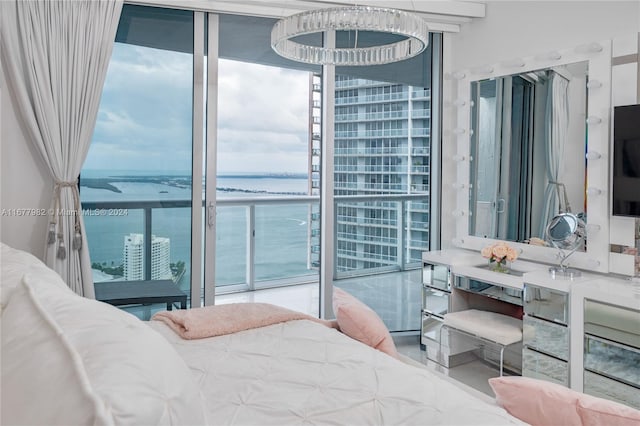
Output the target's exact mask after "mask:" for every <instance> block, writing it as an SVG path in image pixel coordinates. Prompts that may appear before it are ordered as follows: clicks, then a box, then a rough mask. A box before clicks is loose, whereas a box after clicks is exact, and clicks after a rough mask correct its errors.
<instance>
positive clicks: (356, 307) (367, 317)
mask: <svg viewBox="0 0 640 426" xmlns="http://www.w3.org/2000/svg"><path fill="white" fill-rule="evenodd" d="M333 312H334V313H335V314H336V319H337V321H338V327H339V328H340V331H341V332H342V333H344V334H346V335H347V336H349V337H351V338H353V339H356V340H358V341H360V342H362V343H364V344H366V345H369V346H371V347H372V348H375V349H378V350H379V351H382V352H384V353H386V354H389V355H391V356H393V357H395V358H398V351H397V350H396V345H395V344H394V343H393V339H392V338H391V334H390V333H389V330H388V329H387V327H386V326H385V325H384V322H382V320H381V319H380V317H379V316H378V314H376V313H375V312H374V311H373V309H371V308H370V307H368V306H367V305H365V304H364V303H362V302H361V301H359V300H358V299H356V298H355V297H353V296H352V295H350V294H349V293H347V292H346V291H344V290H342V289H340V288H338V287H334V288H333Z"/></svg>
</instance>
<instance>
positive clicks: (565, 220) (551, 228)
mask: <svg viewBox="0 0 640 426" xmlns="http://www.w3.org/2000/svg"><path fill="white" fill-rule="evenodd" d="M585 236H586V225H585V223H584V221H582V220H581V219H580V218H579V217H578V216H576V215H574V214H573V213H560V214H557V215H556V216H554V217H553V218H552V219H551V220H550V221H549V223H548V224H547V228H546V230H545V237H546V239H547V241H549V242H550V243H551V245H553V246H554V247H555V248H557V249H558V250H560V253H559V256H558V257H559V258H560V264H559V265H558V266H554V267H552V268H550V269H549V272H550V273H551V275H552V276H554V277H556V276H558V277H562V278H573V277H579V276H580V275H581V272H580V271H578V270H576V269H572V268H569V267H567V264H566V261H567V259H568V258H569V256H571V255H572V254H573V253H574V252H575V251H576V250H578V249H580V248H582V247H583V245H584V242H585Z"/></svg>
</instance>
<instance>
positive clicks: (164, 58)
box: [84, 43, 309, 173]
mask: <svg viewBox="0 0 640 426" xmlns="http://www.w3.org/2000/svg"><path fill="white" fill-rule="evenodd" d="M192 61H193V58H192V56H191V55H189V54H185V53H180V52H173V51H165V50H159V49H152V48H146V47H140V46H134V45H127V44H121V43H116V45H115V47H114V50H113V56H112V59H111V62H110V65H109V71H108V74H107V80H106V82H105V87H104V91H103V95H102V99H101V104H100V110H99V114H98V119H97V122H96V127H95V131H94V135H93V141H92V146H91V148H90V150H89V155H88V157H87V160H86V162H85V166H84V167H85V168H87V169H134V170H135V169H137V170H155V171H161V170H185V169H189V168H190V166H191V158H192V152H191V144H192V105H193V99H192V96H193V93H192V81H193V64H192ZM308 85H309V75H308V73H306V72H302V71H295V70H288V69H283V68H276V67H268V66H264V65H258V64H248V63H243V62H237V61H229V60H220V61H219V81H218V87H219V102H218V130H217V134H218V166H219V167H218V168H219V170H220V172H260V171H264V172H298V173H300V172H306V171H307V170H306V167H307V158H308V154H307V150H308V133H307V132H308V121H309V117H308V103H309V87H308Z"/></svg>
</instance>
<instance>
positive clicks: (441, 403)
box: [149, 320, 523, 426]
mask: <svg viewBox="0 0 640 426" xmlns="http://www.w3.org/2000/svg"><path fill="white" fill-rule="evenodd" d="M149 325H150V326H151V327H152V328H153V329H155V330H156V331H158V332H160V333H161V334H162V335H163V336H165V337H166V338H167V340H169V342H170V343H171V344H172V345H173V346H174V347H175V348H176V350H177V351H178V353H179V354H180V355H181V356H182V357H183V358H184V360H185V362H186V364H187V366H188V367H189V368H191V370H192V371H193V373H194V375H195V377H196V380H197V381H198V383H199V385H200V388H201V391H202V393H203V396H204V398H205V401H206V403H205V405H206V409H207V410H208V412H207V413H206V414H207V415H208V421H209V423H210V424H220V425H290V424H334V425H369V424H376V425H462V424H465V425H492V426H494V425H503V424H523V423H522V422H520V421H519V420H518V419H516V418H515V417H512V416H511V415H509V414H508V413H507V412H506V411H504V410H503V409H502V408H500V407H498V406H497V405H495V404H490V403H487V402H485V401H482V400H481V399H479V398H478V397H476V396H474V395H471V394H470V393H467V392H465V391H464V390H462V389H460V388H459V387H456V386H455V385H453V384H451V383H449V382H448V381H446V380H444V379H442V378H440V377H438V376H437V375H436V374H434V373H432V372H430V371H428V370H426V369H421V368H416V367H414V366H411V365H407V364H404V363H402V362H400V361H398V360H396V359H393V358H391V357H389V356H388V355H386V354H384V353H382V352H379V351H377V350H374V349H372V348H370V347H368V346H365V345H363V344H361V343H359V342H356V341H354V340H352V339H350V338H349V337H347V336H344V335H343V334H341V333H339V332H338V331H336V330H334V329H330V328H327V327H324V326H322V325H319V324H316V323H313V322H310V321H304V320H301V321H290V322H287V323H282V324H276V325H272V326H268V327H263V328H258V329H253V330H247V331H242V332H239V333H235V334H231V335H226V336H219V337H212V338H207V339H201V340H182V339H181V338H180V337H179V336H177V335H176V334H175V333H174V332H173V331H171V329H169V328H168V327H167V326H166V325H165V324H163V323H160V322H158V321H150V322H149Z"/></svg>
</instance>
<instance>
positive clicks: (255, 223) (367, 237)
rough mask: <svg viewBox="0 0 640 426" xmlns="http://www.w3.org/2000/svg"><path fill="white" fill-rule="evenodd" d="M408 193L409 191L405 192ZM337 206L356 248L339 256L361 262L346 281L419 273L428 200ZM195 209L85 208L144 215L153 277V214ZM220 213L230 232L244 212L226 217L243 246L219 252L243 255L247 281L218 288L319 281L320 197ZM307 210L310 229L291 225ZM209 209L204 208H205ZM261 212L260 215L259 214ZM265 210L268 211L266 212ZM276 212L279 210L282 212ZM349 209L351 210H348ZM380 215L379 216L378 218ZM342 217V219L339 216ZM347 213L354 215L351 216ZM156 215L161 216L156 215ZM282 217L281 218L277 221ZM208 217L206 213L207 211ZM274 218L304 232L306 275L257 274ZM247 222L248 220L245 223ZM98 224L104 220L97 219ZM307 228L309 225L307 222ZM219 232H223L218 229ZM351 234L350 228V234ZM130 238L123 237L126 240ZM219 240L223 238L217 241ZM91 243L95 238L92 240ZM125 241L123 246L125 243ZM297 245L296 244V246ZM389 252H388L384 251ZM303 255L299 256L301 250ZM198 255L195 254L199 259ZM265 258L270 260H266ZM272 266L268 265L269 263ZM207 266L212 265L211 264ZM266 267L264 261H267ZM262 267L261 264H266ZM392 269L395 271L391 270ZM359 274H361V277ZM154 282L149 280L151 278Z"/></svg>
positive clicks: (250, 203) (340, 227)
mask: <svg viewBox="0 0 640 426" xmlns="http://www.w3.org/2000/svg"><path fill="white" fill-rule="evenodd" d="M405 191H406V188H405ZM334 203H335V204H334V205H335V212H336V214H335V217H334V223H335V224H336V227H335V232H336V234H334V235H335V238H336V240H339V241H342V242H343V243H348V244H351V243H354V244H356V246H354V247H355V248H354V249H353V250H338V251H337V252H336V255H337V256H338V257H340V256H346V257H348V258H349V259H350V261H352V262H356V263H357V264H359V265H361V266H358V267H355V268H354V267H349V271H346V270H345V271H336V274H337V275H340V276H341V277H344V276H350V275H353V274H358V273H360V272H362V271H366V270H368V269H369V270H371V271H374V270H376V271H377V269H376V268H381V267H382V268H387V269H388V270H403V269H406V268H407V267H416V266H417V264H414V263H415V262H413V261H414V260H415V259H416V258H419V256H418V254H414V253H413V252H411V250H416V249H420V250H424V249H428V247H429V242H428V235H429V233H428V232H424V231H425V230H428V226H429V223H428V222H424V221H415V220H414V221H410V216H411V214H410V212H411V211H415V209H416V208H418V207H422V206H424V207H428V203H427V202H426V201H425V198H424V195H416V194H403V195H379V194H375V195H371V196H367V195H357V196H341V195H337V196H335V197H334ZM191 206H192V203H191V200H152V201H104V202H83V203H82V207H83V210H85V211H90V210H103V209H104V210H109V209H120V210H124V209H127V210H139V211H140V212H141V213H142V214H141V215H140V218H141V221H142V222H143V223H142V224H141V225H142V227H141V228H142V230H143V232H142V234H143V239H144V249H145V256H144V262H145V267H144V271H145V272H147V271H149V272H150V271H151V258H152V253H151V248H152V244H151V239H152V235H153V234H156V235H161V234H162V232H161V231H159V230H158V229H154V227H153V218H154V211H156V210H157V209H183V208H184V209H190V208H191ZM216 208H217V215H216V217H217V221H218V223H217V225H218V226H219V227H220V226H221V227H225V226H226V225H225V223H223V222H221V221H224V220H225V219H224V216H225V215H224V214H223V213H224V211H225V209H241V211H244V215H242V214H240V216H239V215H238V214H237V213H238V212H237V211H234V212H231V211H229V214H227V215H226V216H228V217H234V218H235V219H238V218H240V220H239V221H240V223H241V226H240V229H241V232H240V233H239V234H238V240H239V241H238V243H239V244H240V247H235V248H232V247H227V246H221V245H220V244H221V240H218V241H217V244H218V247H217V250H218V251H225V250H226V251H233V252H234V253H240V257H241V258H242V260H244V261H245V262H246V264H245V268H246V269H245V272H244V274H245V275H244V276H245V279H244V280H242V281H233V282H224V280H220V279H216V288H217V289H218V290H219V291H220V290H222V291H229V290H237V291H242V290H247V289H254V288H263V287H269V286H274V285H276V286H277V285H286V284H300V283H303V282H311V281H316V280H317V271H315V270H313V268H317V267H318V260H317V256H314V255H315V254H318V253H319V251H320V246H319V244H318V242H319V240H318V238H319V237H320V234H321V231H320V229H319V228H318V222H317V221H318V220H319V219H320V214H319V213H318V212H317V210H318V208H319V198H318V197H316V196H287V197H250V198H249V197H248V198H221V199H218V200H217V201H216ZM296 208H297V209H300V208H302V209H303V211H304V212H305V213H303V214H304V216H305V217H306V218H307V219H306V222H307V223H298V224H296V220H297V219H295V218H294V219H291V218H292V217H295V216H292V215H291V211H292V210H293V209H296ZM203 209H204V206H203ZM259 209H260V210H259ZM263 209H265V210H263ZM271 209H276V210H277V209H280V212H276V210H271ZM345 209H346V210H345ZM258 210H259V211H261V212H262V215H257V211H258ZM377 210H379V211H378V212H376V211H377ZM338 211H341V212H342V213H341V214H338ZM345 212H351V214H346V213H345ZM155 213H157V212H155ZM278 213H282V214H280V215H278ZM203 214H204V210H203ZM265 214H266V215H268V216H270V217H274V218H276V219H277V221H281V222H285V221H292V224H295V226H300V227H301V228H300V229H301V232H300V233H297V234H296V235H298V236H297V238H301V239H302V241H298V242H297V244H298V246H299V245H300V244H302V245H303V246H305V247H307V253H306V255H305V256H306V257H305V259H306V261H304V262H302V263H303V264H302V265H300V268H299V269H298V271H300V270H303V272H304V273H295V274H289V273H284V274H282V275H279V276H275V277H265V276H262V275H261V274H260V273H259V272H257V271H256V258H257V252H258V250H259V249H258V248H256V243H255V242H254V243H252V244H250V243H249V241H251V240H252V239H254V240H255V238H256V234H259V235H261V238H267V239H268V238H271V237H269V232H270V231H271V232H273V228H272V225H269V224H271V223H273V222H271V221H265V220H263V219H264V215H265ZM243 216H244V217H243ZM96 220H99V217H96ZM303 222H304V221H303ZM345 227H355V228H354V229H355V232H353V231H348V230H347V228H345ZM218 229H220V228H218ZM349 229H351V228H349ZM410 230H418V231H423V232H422V234H420V233H417V234H416V233H415V232H413V233H411V238H409V232H410ZM128 232H129V231H127V232H125V231H124V230H123V231H122V233H123V236H124V234H125V233H128ZM417 235H424V237H423V239H422V240H421V239H416V236H417ZM218 236H219V235H218ZM89 237H91V236H90V235H89ZM121 241H122V240H121ZM292 243H293V242H292ZM90 244H100V242H99V241H96V240H91V239H90ZM365 246H369V247H370V249H371V250H378V249H374V248H372V247H373V246H375V247H379V249H380V250H383V251H384V252H385V253H391V252H395V253H397V254H396V255H389V254H381V253H377V252H369V251H367V249H365V248H364V247H365ZM385 247H388V248H385ZM297 253H298V254H299V253H300V250H297ZM195 255H197V254H194V256H195ZM265 256H266V257H265ZM272 256H273V253H269V254H268V255H265V254H264V253H263V256H262V257H263V258H264V259H268V260H271V257H272ZM268 260H267V261H268ZM207 261H213V259H208V260H207ZM263 261H264V260H263ZM263 261H261V262H263ZM278 261H279V262H284V263H285V264H287V265H289V264H291V263H292V260H291V259H279V260H278ZM389 268H390V269H389ZM358 271H360V272H358ZM149 278H150V277H149Z"/></svg>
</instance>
